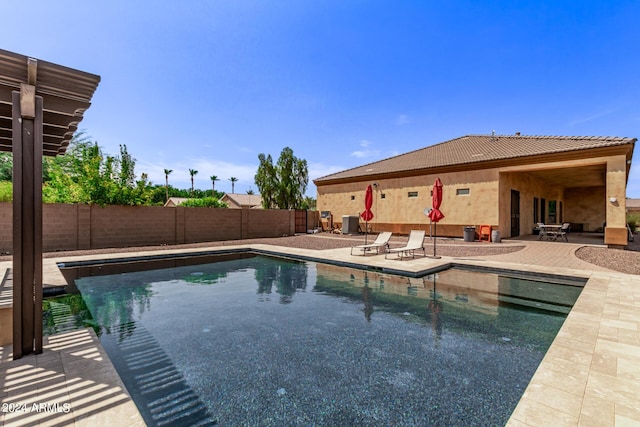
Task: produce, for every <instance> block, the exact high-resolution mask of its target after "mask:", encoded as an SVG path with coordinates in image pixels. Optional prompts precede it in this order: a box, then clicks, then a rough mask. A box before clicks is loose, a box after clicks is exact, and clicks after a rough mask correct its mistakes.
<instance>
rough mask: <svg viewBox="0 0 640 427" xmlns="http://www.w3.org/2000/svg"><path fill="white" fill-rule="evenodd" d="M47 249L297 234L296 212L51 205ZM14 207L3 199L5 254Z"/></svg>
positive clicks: (0, 239)
mask: <svg viewBox="0 0 640 427" xmlns="http://www.w3.org/2000/svg"><path fill="white" fill-rule="evenodd" d="M42 216H43V224H42V228H43V250H44V251H45V252H53V251H59V250H82V249H85V250H86V249H102V248H122V247H130V246H152V245H164V244H166V245H173V244H181V243H198V242H215V241H222V240H237V239H249V238H261V237H280V236H283V235H293V234H295V211H289V210H262V209H214V208H183V207H177V208H165V207H161V206H104V207H100V206H89V205H71V204H45V205H43V210H42ZM12 221H13V206H12V204H11V203H0V252H1V253H11V252H12V251H13V222H12Z"/></svg>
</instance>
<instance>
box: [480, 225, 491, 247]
mask: <svg viewBox="0 0 640 427" xmlns="http://www.w3.org/2000/svg"><path fill="white" fill-rule="evenodd" d="M478 241H480V242H482V241H485V242H487V243H491V226H490V225H481V226H480V229H479V231H478Z"/></svg>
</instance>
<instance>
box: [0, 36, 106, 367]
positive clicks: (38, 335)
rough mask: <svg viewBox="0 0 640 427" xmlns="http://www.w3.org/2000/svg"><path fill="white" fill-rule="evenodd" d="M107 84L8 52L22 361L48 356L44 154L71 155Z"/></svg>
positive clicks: (1, 145)
mask: <svg viewBox="0 0 640 427" xmlns="http://www.w3.org/2000/svg"><path fill="white" fill-rule="evenodd" d="M27 27H28V26H27ZM99 81H100V77H99V76H96V75H93V74H88V73H85V72H82V71H78V70H74V69H71V68H67V67H64V66H61V65H56V64H52V63H49V62H46V61H41V60H37V59H35V58H30V57H27V56H24V55H20V54H17V53H13V52H8V51H6V50H2V49H0V151H11V152H12V153H13V268H12V273H13V275H12V280H13V298H12V302H13V306H12V308H13V358H14V359H19V358H21V357H22V356H23V355H25V354H29V353H36V354H38V353H42V156H43V155H45V156H56V155H59V154H64V152H65V150H66V148H67V146H68V144H69V141H70V140H71V138H72V137H73V133H74V132H75V131H76V129H77V126H78V123H79V122H80V121H81V120H82V117H83V114H84V112H85V110H86V109H87V108H89V106H90V105H91V98H92V96H93V93H94V91H95V90H96V88H97V86H98V83H99Z"/></svg>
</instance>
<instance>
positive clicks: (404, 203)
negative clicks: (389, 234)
mask: <svg viewBox="0 0 640 427" xmlns="http://www.w3.org/2000/svg"><path fill="white" fill-rule="evenodd" d="M436 177H438V178H440V180H441V181H442V184H443V194H442V198H443V200H442V205H441V207H440V210H441V211H442V212H443V213H444V215H445V218H444V219H443V220H442V221H441V222H440V223H439V224H438V230H440V231H439V232H438V234H439V235H441V234H442V235H453V236H462V232H463V226H465V225H480V224H492V225H497V223H498V211H497V209H496V206H497V205H498V171H497V170H496V169H488V170H480V171H472V172H454V173H444V174H439V175H426V176H418V177H404V178H391V179H376V180H370V181H366V182H358V183H346V184H334V185H324V186H323V185H320V186H318V202H317V203H318V210H320V211H331V213H332V215H333V221H334V222H342V217H343V216H344V215H358V214H359V213H360V212H362V211H363V210H364V195H365V190H366V187H367V185H369V184H373V183H377V184H378V185H377V187H376V188H374V204H373V207H372V210H373V212H374V215H375V217H374V219H373V221H371V226H372V228H373V230H375V231H382V230H390V231H396V230H395V229H393V228H389V227H390V226H391V225H392V224H405V225H407V227H408V228H422V229H427V228H428V227H429V218H428V217H426V216H425V215H424V209H425V208H430V207H431V189H432V188H433V184H434V182H435V180H436ZM465 188H467V189H469V194H468V195H457V194H456V190H457V189H465ZM415 191H417V192H418V197H409V196H408V193H409V192H415ZM383 194H384V198H382V195H383ZM352 196H353V200H352V199H351V198H352ZM402 231H403V232H406V230H405V229H403V230H402Z"/></svg>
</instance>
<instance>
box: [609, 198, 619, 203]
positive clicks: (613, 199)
mask: <svg viewBox="0 0 640 427" xmlns="http://www.w3.org/2000/svg"><path fill="white" fill-rule="evenodd" d="M609 201H610V202H611V203H615V202H617V201H618V199H616V198H615V197H612V198H610V199H609Z"/></svg>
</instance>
